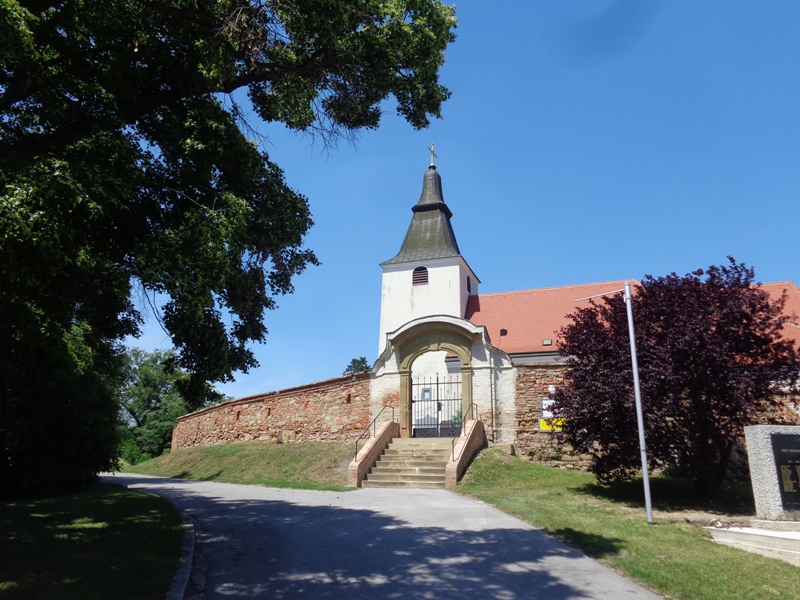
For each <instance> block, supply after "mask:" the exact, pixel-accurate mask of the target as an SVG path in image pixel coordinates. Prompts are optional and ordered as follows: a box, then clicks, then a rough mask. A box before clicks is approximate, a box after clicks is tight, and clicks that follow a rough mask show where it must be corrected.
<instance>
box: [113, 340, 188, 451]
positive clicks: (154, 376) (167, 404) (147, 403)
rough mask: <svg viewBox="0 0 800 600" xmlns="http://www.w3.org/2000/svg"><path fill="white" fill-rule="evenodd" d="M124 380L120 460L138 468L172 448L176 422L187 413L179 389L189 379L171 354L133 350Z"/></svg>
mask: <svg viewBox="0 0 800 600" xmlns="http://www.w3.org/2000/svg"><path fill="white" fill-rule="evenodd" d="M123 377H124V380H123V384H122V387H121V388H120V391H119V402H120V410H121V415H120V416H121V418H122V421H123V428H124V429H125V433H124V434H123V441H122V444H121V446H120V457H121V458H123V459H124V460H126V461H128V462H129V463H131V464H136V463H137V462H141V461H143V460H148V459H150V458H153V457H156V456H160V455H161V453H162V452H164V450H166V449H167V448H169V446H170V442H171V440H172V429H173V428H174V427H175V421H176V420H177V418H178V417H180V416H181V415H184V414H186V413H187V412H188V411H187V409H186V402H185V401H184V399H183V397H182V396H181V393H180V390H179V389H178V386H179V384H180V382H181V381H185V380H186V379H188V377H189V375H188V374H187V373H186V372H185V371H184V370H183V369H181V368H179V367H177V366H176V359H175V354H174V353H173V352H171V351H164V350H155V351H153V352H144V351H142V350H140V349H138V348H133V349H131V350H130V351H129V352H128V353H127V354H126V355H125V367H124V372H123Z"/></svg>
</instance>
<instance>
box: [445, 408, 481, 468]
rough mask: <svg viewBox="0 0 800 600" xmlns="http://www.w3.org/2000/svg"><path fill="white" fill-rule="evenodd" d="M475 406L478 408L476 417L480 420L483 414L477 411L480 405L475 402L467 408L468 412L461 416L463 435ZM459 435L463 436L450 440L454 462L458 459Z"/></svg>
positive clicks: (459, 456)
mask: <svg viewBox="0 0 800 600" xmlns="http://www.w3.org/2000/svg"><path fill="white" fill-rule="evenodd" d="M473 408H475V409H476V410H475V418H476V419H478V420H480V418H481V416H480V415H479V414H478V411H477V408H478V405H477V404H475V403H474V402H473V403H472V404H470V405H469V408H468V409H467V414H465V415H462V417H461V435H464V429H465V428H466V425H467V421H469V417H471V416H472V412H473V411H472V409H473ZM459 437H461V436H455V437H453V441H452V442H450V446H451V449H452V454H451V456H452V457H453V462H455V461H456V440H457V439H458V438H459ZM462 452H463V450H462ZM458 458H461V454H459V455H458Z"/></svg>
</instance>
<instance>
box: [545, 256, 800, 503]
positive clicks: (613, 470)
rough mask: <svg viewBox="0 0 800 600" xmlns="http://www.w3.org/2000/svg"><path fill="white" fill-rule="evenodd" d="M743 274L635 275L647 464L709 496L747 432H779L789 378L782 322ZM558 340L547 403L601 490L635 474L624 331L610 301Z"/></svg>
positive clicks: (617, 298)
mask: <svg viewBox="0 0 800 600" xmlns="http://www.w3.org/2000/svg"><path fill="white" fill-rule="evenodd" d="M753 278H754V273H753V270H752V269H749V268H747V267H746V266H745V265H743V264H740V263H736V262H735V261H734V260H733V259H730V264H728V265H723V266H712V267H709V268H708V269H707V270H705V271H702V270H698V271H695V272H693V273H689V274H687V275H684V276H682V277H681V276H678V275H676V274H675V273H673V274H671V275H667V276H665V277H651V276H649V275H648V276H646V277H645V278H644V280H643V281H642V282H641V284H640V285H639V286H637V287H636V293H635V294H634V297H633V301H632V306H633V313H634V319H635V326H636V327H635V329H636V346H637V351H638V352H637V356H638V363H639V372H640V377H641V387H642V397H643V399H642V404H643V411H644V420H645V432H646V441H647V451H648V458H649V461H650V463H651V465H652V466H655V467H661V468H665V467H668V468H670V469H671V470H672V471H673V472H675V473H677V474H679V475H682V476H685V477H687V478H690V479H692V480H694V481H695V483H696V484H697V487H698V488H699V489H701V490H703V491H707V492H711V491H714V490H716V489H718V487H719V485H720V484H721V483H722V481H723V480H724V477H725V475H726V472H727V469H728V466H729V460H730V458H731V453H732V451H733V449H734V447H735V445H736V444H737V443H738V442H740V441H741V440H742V436H743V427H744V426H745V425H747V424H751V423H756V422H758V423H762V422H765V421H776V420H777V421H780V420H781V412H780V410H779V409H780V407H781V405H780V400H779V398H780V395H781V393H782V392H784V391H786V390H787V389H789V388H790V387H791V386H793V385H795V384H796V383H797V381H798V377H800V355H799V354H798V351H797V350H796V349H795V348H794V346H793V342H792V341H790V340H786V339H784V338H782V337H781V328H782V326H783V324H784V323H785V322H786V320H787V319H788V318H790V316H787V315H785V314H784V312H783V306H784V299H771V298H770V296H769V294H768V293H767V292H765V291H764V290H762V289H761V288H760V287H759V286H758V285H757V284H755V283H754V280H753ZM571 319H572V323H571V324H569V325H567V326H566V327H565V328H564V329H563V330H562V331H561V336H562V340H561V352H562V354H563V355H564V356H565V357H566V360H567V371H566V375H565V384H564V386H563V387H561V388H559V389H558V390H557V392H556V394H555V399H556V409H557V410H558V411H559V412H560V416H562V417H564V418H565V426H564V432H563V435H564V436H565V438H566V439H567V441H568V442H569V443H571V444H572V445H573V446H574V447H575V448H576V449H577V450H579V451H582V452H588V453H591V455H592V458H593V463H592V469H593V471H594V472H595V473H596V474H597V475H598V477H599V479H600V480H601V481H613V480H617V479H622V478H626V477H629V476H630V475H632V474H634V473H636V472H637V471H638V470H639V468H640V466H641V464H640V455H639V446H638V437H637V425H636V413H635V408H634V393H633V375H632V371H631V357H630V347H629V342H628V322H627V314H626V307H625V303H624V300H623V298H622V296H621V295H620V294H617V295H614V296H610V297H604V298H603V299H602V300H600V301H596V302H595V301H592V302H591V305H590V306H588V307H586V308H578V309H577V310H576V311H575V313H573V314H572V315H571Z"/></svg>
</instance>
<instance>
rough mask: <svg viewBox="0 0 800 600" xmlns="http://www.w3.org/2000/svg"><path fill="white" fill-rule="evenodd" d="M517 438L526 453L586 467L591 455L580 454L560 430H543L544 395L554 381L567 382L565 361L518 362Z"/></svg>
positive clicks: (558, 463)
mask: <svg viewBox="0 0 800 600" xmlns="http://www.w3.org/2000/svg"><path fill="white" fill-rule="evenodd" d="M515 370H516V376H517V377H516V398H515V404H516V406H515V409H516V439H515V440H514V446H515V448H516V451H517V452H518V453H519V454H520V455H521V456H523V457H525V458H528V459H531V460H535V461H537V462H543V463H545V464H548V465H552V466H556V467H561V468H565V469H576V470H582V471H585V470H587V469H588V467H589V463H590V461H591V459H590V457H589V456H588V455H577V454H575V453H574V452H573V451H572V448H570V447H569V446H566V445H564V443H563V442H562V441H561V440H559V437H558V435H557V434H555V433H552V432H548V431H539V418H540V417H541V416H542V402H541V401H542V398H546V397H548V396H549V395H550V392H549V387H548V386H550V385H556V386H557V385H560V384H562V383H563V381H564V378H563V372H564V365H562V364H557V363H545V364H533V365H516V369H515Z"/></svg>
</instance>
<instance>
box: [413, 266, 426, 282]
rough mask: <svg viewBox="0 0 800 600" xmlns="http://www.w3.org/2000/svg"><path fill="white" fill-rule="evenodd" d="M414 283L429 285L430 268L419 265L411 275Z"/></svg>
mask: <svg viewBox="0 0 800 600" xmlns="http://www.w3.org/2000/svg"><path fill="white" fill-rule="evenodd" d="M411 283H412V284H413V285H428V269H426V268H425V267H417V268H416V269H414V273H413V275H412V277H411Z"/></svg>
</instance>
